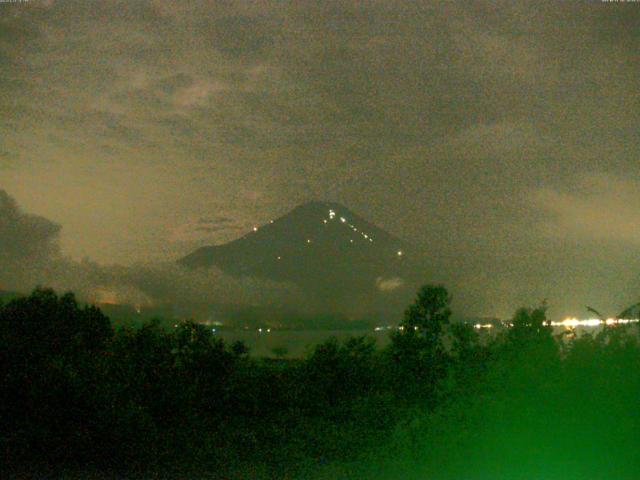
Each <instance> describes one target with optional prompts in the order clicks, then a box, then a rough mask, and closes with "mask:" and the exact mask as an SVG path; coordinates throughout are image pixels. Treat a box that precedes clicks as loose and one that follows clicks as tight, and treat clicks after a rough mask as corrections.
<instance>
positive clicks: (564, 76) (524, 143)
mask: <svg viewBox="0 0 640 480" xmlns="http://www.w3.org/2000/svg"><path fill="white" fill-rule="evenodd" d="M639 125H640V3H631V2H629V3H607V2H599V1H593V2H588V1H580V2H559V1H554V2H542V1H535V2H523V1H517V2H515V1H512V0H509V1H499V0H492V1H487V2H467V1H460V2H408V1H407V2H401V1H358V2H356V1H351V0H340V1H330V0H322V1H320V0H318V1H313V2H312V1H295V2H285V1H277V2H268V1H257V0H255V1H186V0H172V1H160V0H158V1H142V0H127V1H110V0H99V1H90V0H48V1H36V0H30V1H29V2H23V3H0V189H4V190H6V191H7V192H8V193H9V194H10V195H11V196H12V197H14V198H15V199H16V200H17V202H18V204H19V205H20V206H21V207H22V209H23V210H25V211H28V212H31V213H34V214H37V215H40V216H42V217H45V218H47V219H50V220H52V221H53V222H55V223H56V224H59V225H61V226H62V231H61V234H60V244H61V248H62V251H63V253H65V254H66V255H68V256H70V257H73V258H82V257H89V258H91V259H93V260H95V261H98V262H101V263H109V264H111V263H120V264H130V263H133V262H137V261H155V260H167V259H174V258H178V257H179V256H181V255H183V254H186V253H188V252H189V251H191V249H192V248H193V247H194V246H196V245H202V244H204V243H216V242H223V241H226V240H230V239H232V238H235V237H236V236H238V235H240V234H242V233H243V232H245V231H246V230H248V229H249V228H250V227H251V226H253V225H254V224H260V223H263V222H266V221H268V220H269V219H271V218H273V217H276V216H279V215H281V214H283V213H285V212H286V211H288V210H289V209H291V208H293V207H294V206H296V205H297V204H298V203H300V202H303V201H305V200H309V199H326V200H332V201H338V202H341V203H344V204H345V205H347V206H348V207H349V208H351V209H352V210H354V211H355V212H357V213H359V214H361V215H362V216H364V217H365V218H367V219H369V220H370V221H372V222H373V223H376V224H378V225H379V226H381V227H383V228H385V229H387V230H388V231H389V232H391V233H393V234H395V235H398V236H400V237H403V238H405V239H406V240H409V241H412V242H414V243H415V244H417V245H419V246H421V247H423V248H424V250H425V251H426V252H427V253H428V254H429V255H430V256H431V257H432V258H434V259H435V261H436V262H438V263H439V265H440V268H439V269H438V271H439V272H438V275H439V276H438V278H442V279H444V280H446V281H447V283H448V284H449V285H450V286H451V288H452V289H453V290H454V293H455V295H456V301H457V302H458V305H459V306H460V308H465V309H469V310H474V311H478V312H480V313H487V314H490V313H497V314H505V312H509V311H512V310H514V309H515V307H516V306H517V305H518V304H521V303H534V302H536V301H538V300H540V299H542V298H545V297H546V298H548V299H549V302H550V303H551V305H552V306H554V307H555V309H556V311H557V312H559V313H575V314H576V315H581V314H583V313H584V308H583V307H584V305H585V304H587V303H588V304H593V306H595V307H597V308H601V309H603V310H605V311H607V313H611V314H615V313H617V310H620V309H621V308H622V307H624V306H626V303H627V302H630V301H632V300H640V282H639V281H638V278H639V274H640V257H639V256H638V253H639V252H640V176H639V175H638V174H639V173H640V129H639V128H638V127H639ZM430 275H431V274H429V273H427V274H425V280H429V279H430ZM435 277H436V275H434V278H435Z"/></svg>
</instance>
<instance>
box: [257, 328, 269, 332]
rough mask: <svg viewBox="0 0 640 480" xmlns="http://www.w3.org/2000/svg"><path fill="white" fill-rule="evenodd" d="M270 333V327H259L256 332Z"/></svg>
mask: <svg viewBox="0 0 640 480" xmlns="http://www.w3.org/2000/svg"><path fill="white" fill-rule="evenodd" d="M265 332H266V333H271V329H270V328H259V329H258V333H265Z"/></svg>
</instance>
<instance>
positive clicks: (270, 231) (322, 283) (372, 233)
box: [179, 202, 425, 312]
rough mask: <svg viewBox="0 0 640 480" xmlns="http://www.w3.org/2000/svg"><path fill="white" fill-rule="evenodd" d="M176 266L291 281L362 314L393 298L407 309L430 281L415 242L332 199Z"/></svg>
mask: <svg viewBox="0 0 640 480" xmlns="http://www.w3.org/2000/svg"><path fill="white" fill-rule="evenodd" d="M179 263H180V264H182V265H184V266H186V267H188V268H193V269H195V268H207V267H212V266H215V267H217V268H220V269H221V270H223V271H224V272H226V273H228V274H231V275H235V276H242V275H247V276H253V277H258V278H266V279H270V280H275V281H286V282H292V283H294V284H296V285H298V286H299V287H301V289H302V290H303V291H305V292H307V293H309V297H310V298H313V299H317V300H318V301H319V302H322V303H323V305H325V306H327V307H328V308H330V309H332V310H341V309H342V307H344V306H348V305H349V306H350V307H351V308H352V307H354V306H355V304H359V306H357V307H356V309H357V310H359V311H362V312H364V311H367V310H378V309H379V308H380V307H381V306H383V305H386V304H388V303H389V302H390V301H391V300H392V299H393V298H402V301H403V302H405V305H406V300H407V298H408V297H407V290H408V291H410V292H411V294H413V292H414V288H415V284H416V283H417V282H419V281H421V280H424V277H425V275H424V274H425V272H424V270H423V269H422V268H421V267H420V265H421V262H420V259H419V255H418V254H417V252H416V250H415V248H413V247H412V246H411V245H410V244H408V243H407V242H405V241H404V240H401V239H400V238H398V237H395V236H393V235H391V234H389V233H387V232H385V231H384V230H382V229H381V228H379V227H377V226H375V225H373V224H371V223H370V222H368V221H367V220H365V219H363V218H362V217H360V216H359V215H357V214H355V213H353V212H352V211H350V210H349V209H348V208H347V207H345V206H343V205H340V204H337V203H329V202H309V203H305V204H303V205H300V206H298V207H296V208H295V209H293V210H292V211H291V212H289V213H287V214H286V215H284V216H283V217H280V218H279V219H277V220H274V221H272V222H270V223H267V224H266V225H262V226H259V227H255V228H254V229H253V231H251V232H249V233H248V234H246V235H244V236H243V237H241V238H238V239H236V240H233V241H231V242H229V243H226V244H223V245H216V246H208V247H203V248H200V249H198V250H196V251H195V252H193V253H191V254H189V255H187V256H186V257H184V258H182V259H180V260H179ZM398 293H401V294H400V295H398ZM391 303H395V302H393V301H392V302H391ZM367 304H370V305H371V307H372V308H371V309H368V308H367V307H368V305H367ZM376 304H379V305H376Z"/></svg>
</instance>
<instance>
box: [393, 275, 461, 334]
mask: <svg viewBox="0 0 640 480" xmlns="http://www.w3.org/2000/svg"><path fill="white" fill-rule="evenodd" d="M450 304H451V295H449V292H447V289H446V288H445V287H443V286H442V285H435V286H434V285H424V286H422V288H420V290H419V291H418V295H417V297H416V299H415V301H414V302H413V304H412V305H410V306H409V308H407V310H406V311H405V312H404V320H403V321H402V324H401V326H402V327H403V328H404V329H405V330H408V331H412V330H413V331H417V332H419V335H420V336H421V337H422V338H424V339H425V340H426V341H427V342H429V343H431V344H432V345H434V346H435V345H436V344H437V343H438V342H439V340H440V337H441V335H442V331H443V328H444V326H445V325H447V324H448V323H449V317H450V316H451V309H450V308H449V305H450Z"/></svg>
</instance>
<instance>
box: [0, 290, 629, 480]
mask: <svg viewBox="0 0 640 480" xmlns="http://www.w3.org/2000/svg"><path fill="white" fill-rule="evenodd" d="M450 301H451V298H450V296H449V294H448V293H447V291H446V289H445V288H444V287H441V286H425V287H423V288H422V289H421V290H420V291H419V292H418V295H417V298H416V300H415V302H414V304H412V305H411V306H410V307H409V308H408V309H407V311H406V313H405V319H404V321H403V323H402V326H403V330H401V331H400V332H397V333H394V334H393V335H392V338H391V343H390V344H389V346H388V347H386V348H384V349H380V348H377V347H376V345H375V342H374V340H373V339H371V338H368V337H356V338H349V339H346V340H344V341H338V340H337V339H335V338H330V339H328V340H327V341H325V342H324V343H322V344H320V345H317V346H316V347H315V348H314V349H313V350H312V351H311V352H310V353H309V354H308V356H307V357H306V358H285V356H286V351H284V350H280V349H277V351H275V350H276V349H274V355H275V357H274V358H256V357H252V356H249V355H248V350H247V348H246V346H245V345H244V344H242V343H235V344H232V345H229V344H227V343H225V342H224V341H222V340H221V339H220V338H218V337H216V336H215V335H213V334H212V332H211V331H210V329H208V328H205V327H204V326H202V325H199V324H196V323H193V322H181V323H179V324H178V325H177V326H176V327H175V328H170V329H166V328H163V327H162V325H161V323H160V322H159V321H156V322H151V323H147V324H145V325H143V326H142V327H141V328H126V327H122V328H118V329H116V330H114V329H112V327H111V326H110V322H109V319H108V318H107V317H105V316H104V315H103V314H102V313H101V312H100V311H99V310H98V309H96V308H94V307H81V306H80V305H78V303H77V302H76V300H75V298H74V297H73V295H72V294H65V295H62V296H58V295H56V294H55V293H54V292H53V291H51V290H47V289H38V290H36V291H34V292H33V293H32V294H31V295H30V296H29V297H25V298H18V299H14V300H11V301H9V302H8V303H6V304H4V305H0V360H1V363H0V368H1V371H0V374H1V377H0V381H1V382H2V383H1V389H0V395H1V397H0V421H1V423H0V428H1V430H0V453H1V454H2V460H3V462H2V463H3V465H5V468H6V469H7V472H8V475H7V477H9V478H10V475H13V476H14V477H15V478H32V477H38V478H42V477H67V476H71V477H73V476H74V475H75V476H76V477H78V478H84V477H87V476H96V475H97V478H102V477H105V478H106V477H109V476H111V477H113V476H116V477H117V476H120V477H132V478H142V477H145V478H168V477H170V478H173V477H175V478H185V477H189V478H192V477H204V478H247V479H249V478H251V479H254V478H265V479H271V478H273V479H281V478H289V479H293V478H316V477H317V478H371V479H375V478H384V479H389V478H432V477H433V478H506V477H508V478H519V477H518V476H517V475H516V476H514V475H508V474H507V475H505V471H509V472H513V471H517V469H518V468H521V469H522V472H523V474H522V475H520V477H522V478H528V477H527V475H529V477H530V476H532V475H533V476H544V475H543V474H544V473H545V472H544V471H542V470H540V469H539V468H538V467H536V461H542V462H546V463H547V464H548V465H549V472H551V473H554V472H555V473H554V474H557V475H559V474H560V473H559V472H560V471H566V474H565V478H586V477H589V476H590V475H589V473H590V472H597V475H592V477H595V476H598V475H599V476H598V478H604V476H606V475H605V473H606V468H605V467H604V466H603V465H601V464H599V463H598V462H597V459H598V458H599V457H598V456H597V455H595V452H596V451H597V448H596V447H593V446H592V444H591V443H589V442H593V445H604V444H615V445H622V444H626V445H629V446H630V448H635V447H640V445H638V443H640V442H638V441H637V435H636V434H635V432H636V431H637V429H638V427H640V418H639V417H638V414H637V413H636V411H637V409H634V408H632V405H634V402H635V401H636V399H637V398H638V395H640V377H638V375H637V374H636V373H635V372H637V371H638V369H640V345H639V343H638V339H637V337H636V335H635V333H634V332H632V331H630V330H628V329H624V328H607V329H605V330H604V331H602V332H601V333H599V334H598V335H596V336H589V335H584V336H582V337H579V338H574V339H573V340H564V341H563V343H559V341H558V340H557V339H555V338H554V337H553V335H552V330H551V328H550V327H549V326H548V322H547V321H546V305H544V304H543V305H541V306H539V307H535V308H522V309H519V310H518V311H517V312H516V313H515V315H514V317H513V319H512V323H513V327H512V328H510V329H508V330H506V332H505V333H504V334H503V335H498V336H497V337H495V338H486V337H482V338H481V337H480V336H479V335H478V333H477V332H476V331H475V330H474V329H473V328H471V327H470V326H467V325H461V324H453V325H450V326H448V320H449V316H450V309H449V305H450ZM560 347H562V348H560ZM602 412H606V415H602ZM614 424H615V426H616V428H615V429H612V428H611V425H614ZM575 445H577V446H578V447H579V448H580V449H581V451H590V449H592V450H593V452H594V455H593V456H592V457H588V459H587V460H586V462H584V463H585V465H578V464H577V463H575V462H574V463H572V462H571V460H570V459H569V460H566V461H565V459H564V458H562V457H561V458H558V457H557V456H554V455H555V454H556V451H557V450H558V449H559V450H560V451H567V450H570V449H571V448H573V447H574V446H575ZM505 446H508V447H509V448H508V449H506V450H505ZM608 460H609V461H610V462H613V464H615V465H616V466H617V467H619V468H620V469H622V470H619V471H622V472H626V471H637V469H636V470H625V469H631V468H632V467H636V466H640V465H636V463H638V462H636V463H634V461H633V460H629V458H627V457H625V456H624V455H622V454H618V453H615V452H614V453H610V454H609V458H608ZM616 462H617V463H616ZM561 466H562V468H564V470H562V468H560V467H561ZM567 466H568V467H567ZM567 468H568V470H567ZM505 469H507V470H505ZM508 469H512V470H508ZM571 469H573V470H571ZM589 469H591V470H589ZM90 471H91V472H93V473H96V475H93V474H92V475H89V473H90ZM575 472H579V474H580V475H582V476H580V475H579V474H578V473H575ZM547 473H548V472H547ZM572 475H573V477H572ZM3 477H5V476H4V475H3Z"/></svg>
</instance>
